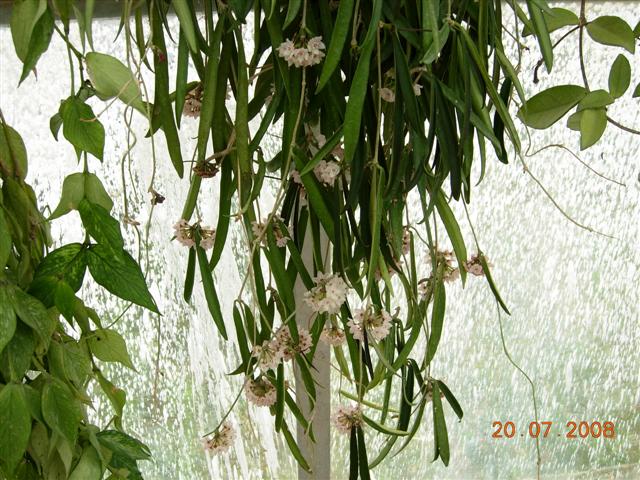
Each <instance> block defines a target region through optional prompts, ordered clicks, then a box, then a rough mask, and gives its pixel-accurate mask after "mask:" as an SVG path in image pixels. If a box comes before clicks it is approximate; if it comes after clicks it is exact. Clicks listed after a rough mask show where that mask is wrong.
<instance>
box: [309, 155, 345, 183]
mask: <svg viewBox="0 0 640 480" xmlns="http://www.w3.org/2000/svg"><path fill="white" fill-rule="evenodd" d="M313 173H314V174H315V175H316V178H317V179H318V180H320V181H321V182H322V183H324V184H325V185H329V186H331V187H333V185H334V183H335V181H336V178H338V175H340V165H339V164H338V163H337V162H334V161H331V160H329V161H326V160H320V161H319V162H318V164H317V165H316V166H315V167H314V168H313Z"/></svg>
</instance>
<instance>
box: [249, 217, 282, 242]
mask: <svg viewBox="0 0 640 480" xmlns="http://www.w3.org/2000/svg"><path fill="white" fill-rule="evenodd" d="M274 219H278V220H279V221H280V222H284V219H283V218H282V217H274ZM266 229H267V224H266V220H265V222H251V231H252V232H253V235H254V237H256V238H261V239H262V243H263V244H265V245H266V243H267V235H266V233H265V230H266ZM273 235H274V236H275V238H276V245H278V247H286V246H287V241H288V240H289V231H288V230H287V231H286V233H284V232H283V231H282V230H281V229H280V224H279V223H276V222H274V223H273Z"/></svg>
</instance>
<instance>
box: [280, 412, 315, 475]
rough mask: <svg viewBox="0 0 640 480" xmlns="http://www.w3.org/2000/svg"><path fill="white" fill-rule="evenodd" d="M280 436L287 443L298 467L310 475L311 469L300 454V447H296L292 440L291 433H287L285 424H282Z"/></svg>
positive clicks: (287, 429)
mask: <svg viewBox="0 0 640 480" xmlns="http://www.w3.org/2000/svg"><path fill="white" fill-rule="evenodd" d="M282 434H283V435H284V438H285V440H286V441H287V445H288V446H289V450H291V453H292V454H293V457H294V458H295V459H296V461H297V462H298V465H300V467H302V469H303V470H305V471H306V472H309V473H311V467H309V463H308V462H307V460H306V459H305V458H304V456H303V455H302V452H301V451H300V447H298V444H297V443H296V441H295V440H294V438H293V435H291V432H290V431H289V427H288V426H287V422H283V423H282Z"/></svg>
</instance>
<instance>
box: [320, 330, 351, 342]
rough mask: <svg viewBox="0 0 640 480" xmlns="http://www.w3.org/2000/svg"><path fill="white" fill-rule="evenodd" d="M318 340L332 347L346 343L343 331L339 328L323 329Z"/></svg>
mask: <svg viewBox="0 0 640 480" xmlns="http://www.w3.org/2000/svg"><path fill="white" fill-rule="evenodd" d="M320 340H322V341H323V342H324V343H326V344H327V345H331V346H332V347H339V346H340V345H343V344H344V342H345V341H346V336H345V334H344V330H343V329H341V328H339V327H324V328H323V329H322V333H320Z"/></svg>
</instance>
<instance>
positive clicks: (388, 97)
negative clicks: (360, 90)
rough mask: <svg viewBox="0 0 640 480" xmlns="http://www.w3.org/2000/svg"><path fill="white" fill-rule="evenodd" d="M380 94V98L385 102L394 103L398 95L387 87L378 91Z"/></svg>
mask: <svg viewBox="0 0 640 480" xmlns="http://www.w3.org/2000/svg"><path fill="white" fill-rule="evenodd" d="M378 91H379V92H380V98H382V100H384V101H385V102H389V103H393V102H395V101H396V94H395V93H394V92H393V90H391V89H390V88H387V87H382V88H380V89H379V90H378Z"/></svg>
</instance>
